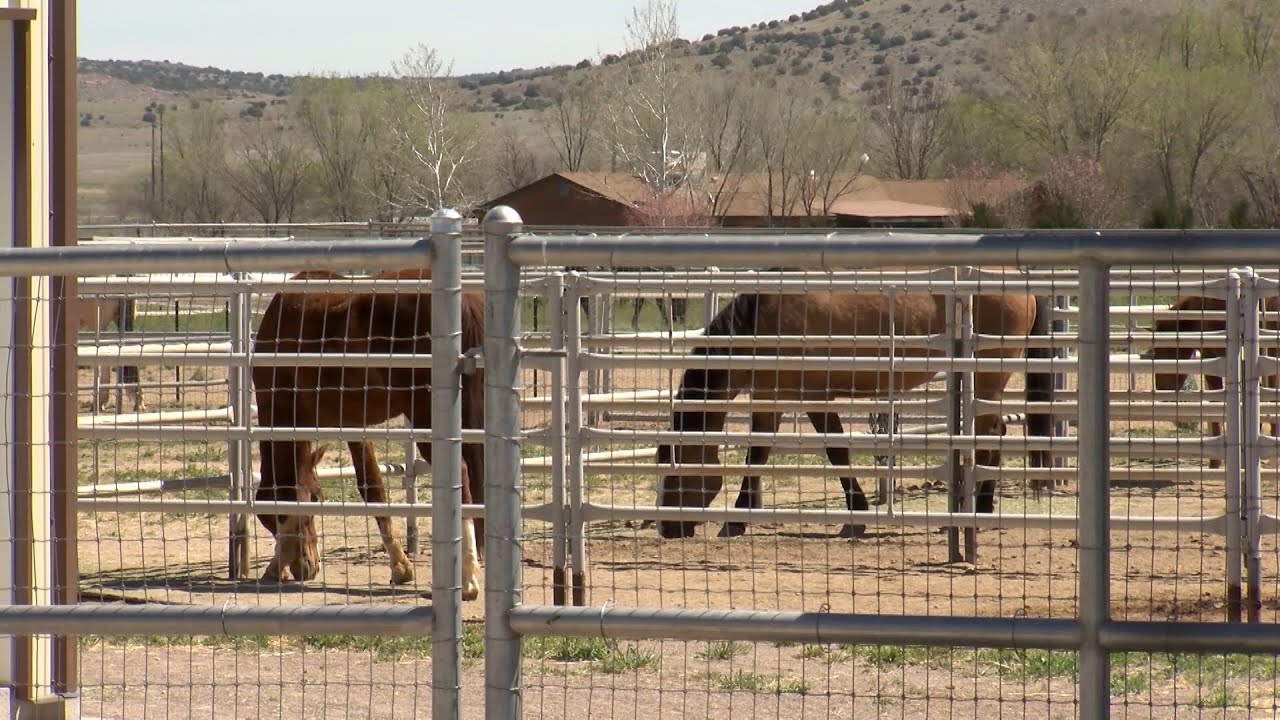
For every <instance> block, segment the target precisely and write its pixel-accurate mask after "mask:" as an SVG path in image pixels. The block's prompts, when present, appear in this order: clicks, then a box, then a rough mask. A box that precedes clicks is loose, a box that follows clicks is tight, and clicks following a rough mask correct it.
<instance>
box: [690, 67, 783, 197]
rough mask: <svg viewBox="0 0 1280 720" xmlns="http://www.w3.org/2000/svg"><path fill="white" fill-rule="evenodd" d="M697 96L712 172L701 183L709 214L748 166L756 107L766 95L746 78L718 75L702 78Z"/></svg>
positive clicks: (731, 191)
mask: <svg viewBox="0 0 1280 720" xmlns="http://www.w3.org/2000/svg"><path fill="white" fill-rule="evenodd" d="M699 96H700V97H701V103H700V105H699V108H698V112H699V117H698V121H699V123H700V126H701V130H700V131H699V135H700V136H701V137H702V139H703V146H704V147H705V148H706V153H707V172H708V173H709V174H710V175H711V176H712V177H711V178H710V179H709V180H710V181H709V182H707V183H704V185H703V187H704V188H705V190H706V192H707V193H708V196H709V198H710V201H711V214H712V215H713V216H720V215H723V214H724V211H725V210H726V209H727V208H728V206H729V201H730V200H731V199H732V198H733V197H734V196H735V195H736V194H737V193H738V191H739V190H740V189H741V187H742V180H743V179H744V177H745V173H746V171H748V170H750V169H751V168H752V165H753V161H754V160H755V158H756V152H755V150H756V145H755V142H754V141H755V136H756V133H757V126H758V124H759V112H760V108H761V107H763V106H765V105H766V104H767V103H768V102H770V99H769V98H768V97H767V96H766V94H765V89H764V88H762V87H760V86H759V85H758V84H756V83H753V82H751V81H750V80H742V79H739V78H730V79H725V78H721V77H719V76H712V78H711V79H708V80H704V81H703V82H702V84H701V90H700V92H699Z"/></svg>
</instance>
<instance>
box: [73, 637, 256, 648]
mask: <svg viewBox="0 0 1280 720" xmlns="http://www.w3.org/2000/svg"><path fill="white" fill-rule="evenodd" d="M78 642H79V645H80V647H94V646H96V645H98V644H103V645H112V646H116V647H135V646H142V647H174V648H177V647H206V648H228V649H231V650H247V651H256V650H266V649H269V648H272V647H276V646H277V645H278V644H279V638H274V637H271V636H268V635H81V636H80V637H79V640H78Z"/></svg>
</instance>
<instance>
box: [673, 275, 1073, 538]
mask: <svg viewBox="0 0 1280 720" xmlns="http://www.w3.org/2000/svg"><path fill="white" fill-rule="evenodd" d="M1048 309H1049V304H1048V302H1047V300H1046V299H1045V298H1037V297H1033V296H1031V295H1024V294H1013V293H1007V294H999V295H977V296H975V297H974V298H973V329H974V332H976V333H984V334H1004V335H1031V334H1036V335H1043V334H1047V333H1048V331H1049V311H1048ZM947 314H948V313H947V299H946V296H945V295H931V294H928V293H919V292H917V293H900V294H895V295H894V297H893V301H892V305H891V303H890V299H889V296H888V294H886V293H880V292H877V293H824V292H814V293H808V294H804V295H799V294H797V295H739V296H737V297H736V298H734V300H733V301H732V302H731V303H730V304H729V305H728V306H727V307H726V308H725V309H724V310H722V311H721V312H720V313H719V314H718V315H717V316H716V317H715V318H714V319H713V320H712V321H711V324H710V325H708V326H707V329H706V334H707V335H708V336H717V335H726V336H731V335H748V336H749V335H759V336H769V335H814V334H820V335H886V334H888V331H889V328H890V327H892V328H893V331H894V333H895V334H898V335H931V334H937V333H942V332H945V330H946V327H947ZM891 323H892V324H891ZM1050 352H1051V351H1050V350H1048V349H1033V350H1029V351H1027V356H1028V357H1048V356H1049V353H1050ZM695 353H696V354H709V355H754V354H762V355H802V356H809V357H815V356H816V357H828V356H837V357H834V358H833V361H832V362H833V368H834V369H832V370H748V369H743V370H702V369H689V370H686V371H685V373H684V377H683V378H682V380H681V383H680V389H679V391H678V393H677V395H676V397H677V399H681V400H683V399H689V400H700V399H706V400H728V399H732V398H733V397H735V396H737V395H738V394H739V393H742V392H747V393H750V395H751V396H752V398H754V399H757V400H762V401H766V402H767V401H769V400H814V401H826V400H833V399H836V398H874V397H883V396H884V395H885V394H886V392H887V391H888V389H889V388H890V387H892V388H894V390H895V392H898V391H906V390H911V389H912V388H915V387H919V386H920V385H922V384H925V383H927V382H929V381H930V380H931V379H932V378H933V377H934V376H935V373H934V372H933V371H929V372H894V373H893V378H892V385H890V378H889V373H888V372H883V371H876V370H840V369H838V368H839V358H838V356H841V355H844V356H858V355H862V356H866V355H873V356H874V355H878V354H884V353H883V352H881V351H878V350H874V349H869V348H854V347H849V348H843V349H842V348H827V347H822V348H813V349H796V348H782V347H770V346H769V343H768V340H767V339H765V340H762V341H761V343H760V345H759V346H757V347H755V348H751V349H745V348H744V349H729V348H713V349H699V350H697V351H695ZM898 353H899V354H896V355H895V356H923V355H938V354H942V351H941V350H925V349H923V348H917V349H903V350H901V351H898ZM977 355H978V356H979V357H1018V356H1020V355H1022V351H1021V350H1020V349H1018V348H1004V349H990V350H983V351H980V352H978V353H977ZM1011 374H1012V373H1010V372H981V373H975V374H974V386H975V387H974V394H975V397H977V398H979V399H986V400H997V399H999V398H1000V396H1001V395H1002V393H1003V392H1004V387H1005V384H1006V383H1007V382H1008V380H1009V376H1010V375H1011ZM1052 392H1053V376H1052V375H1050V374H1047V373H1028V374H1027V399H1028V400H1034V401H1041V402H1043V401H1048V400H1051V399H1052ZM808 416H809V420H810V422H812V423H813V426H814V428H815V429H816V430H817V431H818V432H820V433H842V432H844V430H843V428H842V427H841V423H840V417H839V416H838V415H837V414H836V413H834V412H824V411H814V412H810V413H808ZM780 419H781V413H778V412H773V411H769V410H760V411H756V412H752V413H751V431H752V432H775V431H776V430H777V427H778V423H779V421H780ZM724 424H725V413H724V412H700V411H677V412H675V413H673V415H672V421H671V429H672V430H678V431H686V432H688V431H693V432H697V431H699V430H704V431H709V432H716V431H721V430H723V428H724ZM1051 425H1052V418H1051V416H1049V415H1031V416H1028V418H1027V434H1028V435H1042V436H1047V435H1050V434H1051V433H1050V431H1051ZM974 426H975V427H974V429H975V432H976V433H977V434H979V435H992V434H1003V432H1004V423H1003V421H1002V420H1001V418H1000V416H999V415H980V416H978V417H977V418H975V422H974ZM770 449H771V448H770V447H768V446H753V447H751V448H749V450H748V451H747V464H749V465H758V464H763V463H765V462H767V461H768V458H769V453H770ZM826 454H827V458H828V459H829V460H830V461H831V463H832V464H833V465H835V466H848V465H849V459H850V458H849V450H848V448H844V447H828V448H827V451H826ZM1035 455H1036V457H1034V458H1033V460H1036V461H1038V463H1039V464H1044V457H1043V456H1044V453H1037V454H1035ZM657 461H658V463H659V464H670V463H672V462H673V461H674V462H676V463H698V464H702V463H705V464H714V463H718V462H719V454H718V450H717V448H716V446H713V445H709V446H697V445H692V446H691V445H677V446H672V445H659V446H658V451H657ZM976 461H977V463H978V464H980V465H991V466H998V465H999V464H1000V453H999V451H994V450H979V451H978V452H977V457H976ZM722 484H723V477H721V476H719V475H685V476H681V475H668V476H666V477H664V478H663V479H662V482H661V484H660V486H659V489H658V504H659V505H660V506H679V507H690V506H692V507H704V508H705V507H708V506H710V504H711V502H712V501H713V500H714V499H715V497H716V495H717V494H719V492H720V488H721V486H722ZM840 484H841V486H842V487H843V489H844V495H845V502H846V505H847V507H848V508H849V509H850V510H866V509H867V508H868V505H867V498H866V495H864V494H863V492H862V488H861V487H860V486H859V485H858V480H857V478H854V477H842V478H840ZM975 502H976V506H977V510H978V512H986V513H989V512H992V511H993V510H994V508H995V482H994V481H992V480H987V481H983V482H982V483H981V484H980V485H979V487H978V488H977V493H976V498H975ZM760 506H761V490H760V478H759V477H758V476H747V477H744V478H743V480H742V487H741V489H740V490H739V492H738V498H737V501H736V502H735V503H734V507H737V508H759V507H760ZM953 509H958V508H953ZM696 525H697V523H696V522H684V521H679V522H676V521H664V522H659V523H658V533H659V535H661V536H662V537H665V538H677V537H688V536H690V535H691V534H692V533H693V531H694V528H695V527H696ZM744 531H745V528H744V527H743V526H742V525H741V524H740V523H728V524H726V525H725V526H724V529H723V530H722V531H721V535H722V536H733V535H737V534H741V533H742V532H744ZM861 532H862V528H861V527H859V526H852V525H849V526H845V527H844V529H843V531H842V533H841V534H842V536H844V537H853V536H857V535H860V534H861Z"/></svg>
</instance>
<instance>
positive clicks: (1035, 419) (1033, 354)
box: [1026, 296, 1054, 467]
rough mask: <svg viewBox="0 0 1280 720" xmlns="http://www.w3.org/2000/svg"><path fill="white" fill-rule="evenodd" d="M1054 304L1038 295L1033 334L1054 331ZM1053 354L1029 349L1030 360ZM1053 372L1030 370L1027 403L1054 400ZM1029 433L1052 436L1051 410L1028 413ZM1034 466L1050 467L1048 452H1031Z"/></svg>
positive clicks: (1047, 349) (1050, 356) (1032, 325)
mask: <svg viewBox="0 0 1280 720" xmlns="http://www.w3.org/2000/svg"><path fill="white" fill-rule="evenodd" d="M1052 310H1053V308H1052V305H1051V304H1050V301H1049V298H1048V297H1043V296H1036V317H1035V321H1034V322H1033V323H1032V324H1031V335H1032V336H1046V335H1049V334H1050V333H1051V332H1052V330H1053V326H1052V314H1053V313H1052ZM1052 357H1053V350H1052V349H1050V348H1028V349H1027V358H1028V359H1048V358H1052ZM1053 384H1054V383H1053V373H1047V372H1028V373H1027V402H1053ZM1026 427H1027V435H1028V436H1040V437H1049V436H1051V435H1053V414H1052V413H1040V412H1037V413H1027V426H1026ZM1029 460H1030V461H1031V465H1032V466H1033V467H1047V466H1048V465H1049V453H1047V452H1043V451H1037V452H1033V453H1031V454H1030V457H1029Z"/></svg>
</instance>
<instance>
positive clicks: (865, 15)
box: [858, 10, 871, 20]
mask: <svg viewBox="0 0 1280 720" xmlns="http://www.w3.org/2000/svg"><path fill="white" fill-rule="evenodd" d="M869 17H871V11H870V10H863V11H862V12H860V13H858V19H859V20H866V19H867V18H869Z"/></svg>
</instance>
